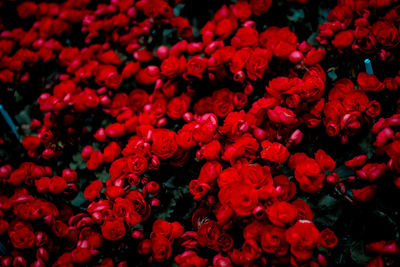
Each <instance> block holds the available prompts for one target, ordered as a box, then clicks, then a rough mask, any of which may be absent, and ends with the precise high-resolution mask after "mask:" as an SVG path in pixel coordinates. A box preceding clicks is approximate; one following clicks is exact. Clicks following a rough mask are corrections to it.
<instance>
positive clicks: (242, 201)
mask: <svg viewBox="0 0 400 267" xmlns="http://www.w3.org/2000/svg"><path fill="white" fill-rule="evenodd" d="M232 186H233V189H232V191H231V193H230V194H229V199H228V202H229V203H230V204H231V207H232V209H233V210H234V211H235V212H236V213H237V214H239V215H250V214H251V213H252V211H253V209H254V208H255V207H256V206H257V203H258V195H257V191H256V190H255V189H254V188H252V187H251V186H248V185H244V184H242V185H237V184H236V185H235V184H234V185H232ZM221 192H222V190H221V191H220V193H221ZM221 201H222V200H221Z"/></svg>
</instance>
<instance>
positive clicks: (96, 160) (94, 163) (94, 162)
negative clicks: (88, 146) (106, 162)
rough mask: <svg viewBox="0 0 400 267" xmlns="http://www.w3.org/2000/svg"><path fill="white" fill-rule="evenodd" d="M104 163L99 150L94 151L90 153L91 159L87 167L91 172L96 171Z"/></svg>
mask: <svg viewBox="0 0 400 267" xmlns="http://www.w3.org/2000/svg"><path fill="white" fill-rule="evenodd" d="M102 163H103V154H102V153H101V151H99V150H94V151H93V152H92V153H90V158H89V160H88V161H87V162H86V167H87V168H88V169H89V170H95V169H97V168H98V167H100V165H101V164H102Z"/></svg>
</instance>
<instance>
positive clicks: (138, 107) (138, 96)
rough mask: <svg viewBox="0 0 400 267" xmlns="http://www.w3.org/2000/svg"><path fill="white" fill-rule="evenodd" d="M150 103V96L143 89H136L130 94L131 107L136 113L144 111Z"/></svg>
mask: <svg viewBox="0 0 400 267" xmlns="http://www.w3.org/2000/svg"><path fill="white" fill-rule="evenodd" d="M148 101H149V95H148V94H147V92H146V91H145V90H143V89H134V90H132V91H131V92H130V93H129V106H130V107H131V109H132V110H133V111H135V112H137V111H142V109H143V107H144V105H145V104H146V103H148Z"/></svg>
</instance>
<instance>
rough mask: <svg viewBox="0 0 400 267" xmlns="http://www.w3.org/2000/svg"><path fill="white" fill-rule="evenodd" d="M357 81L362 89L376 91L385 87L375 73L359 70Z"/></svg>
mask: <svg viewBox="0 0 400 267" xmlns="http://www.w3.org/2000/svg"><path fill="white" fill-rule="evenodd" d="M357 83H358V85H359V86H360V88H361V89H362V90H364V91H373V92H378V91H381V90H383V88H385V86H384V84H383V83H381V82H380V81H379V80H378V78H377V77H376V76H375V75H373V74H367V73H365V72H360V73H359V74H358V77H357Z"/></svg>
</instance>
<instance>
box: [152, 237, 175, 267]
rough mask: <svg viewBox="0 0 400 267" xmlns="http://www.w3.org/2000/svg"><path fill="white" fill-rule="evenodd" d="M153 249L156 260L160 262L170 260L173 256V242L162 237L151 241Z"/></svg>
mask: <svg viewBox="0 0 400 267" xmlns="http://www.w3.org/2000/svg"><path fill="white" fill-rule="evenodd" d="M151 249H152V251H153V257H154V259H155V260H156V261H158V262H163V261H166V260H168V258H169V257H170V256H171V254H172V247H171V242H170V241H169V240H168V239H166V238H165V237H162V236H156V237H153V238H152V239H151Z"/></svg>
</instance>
